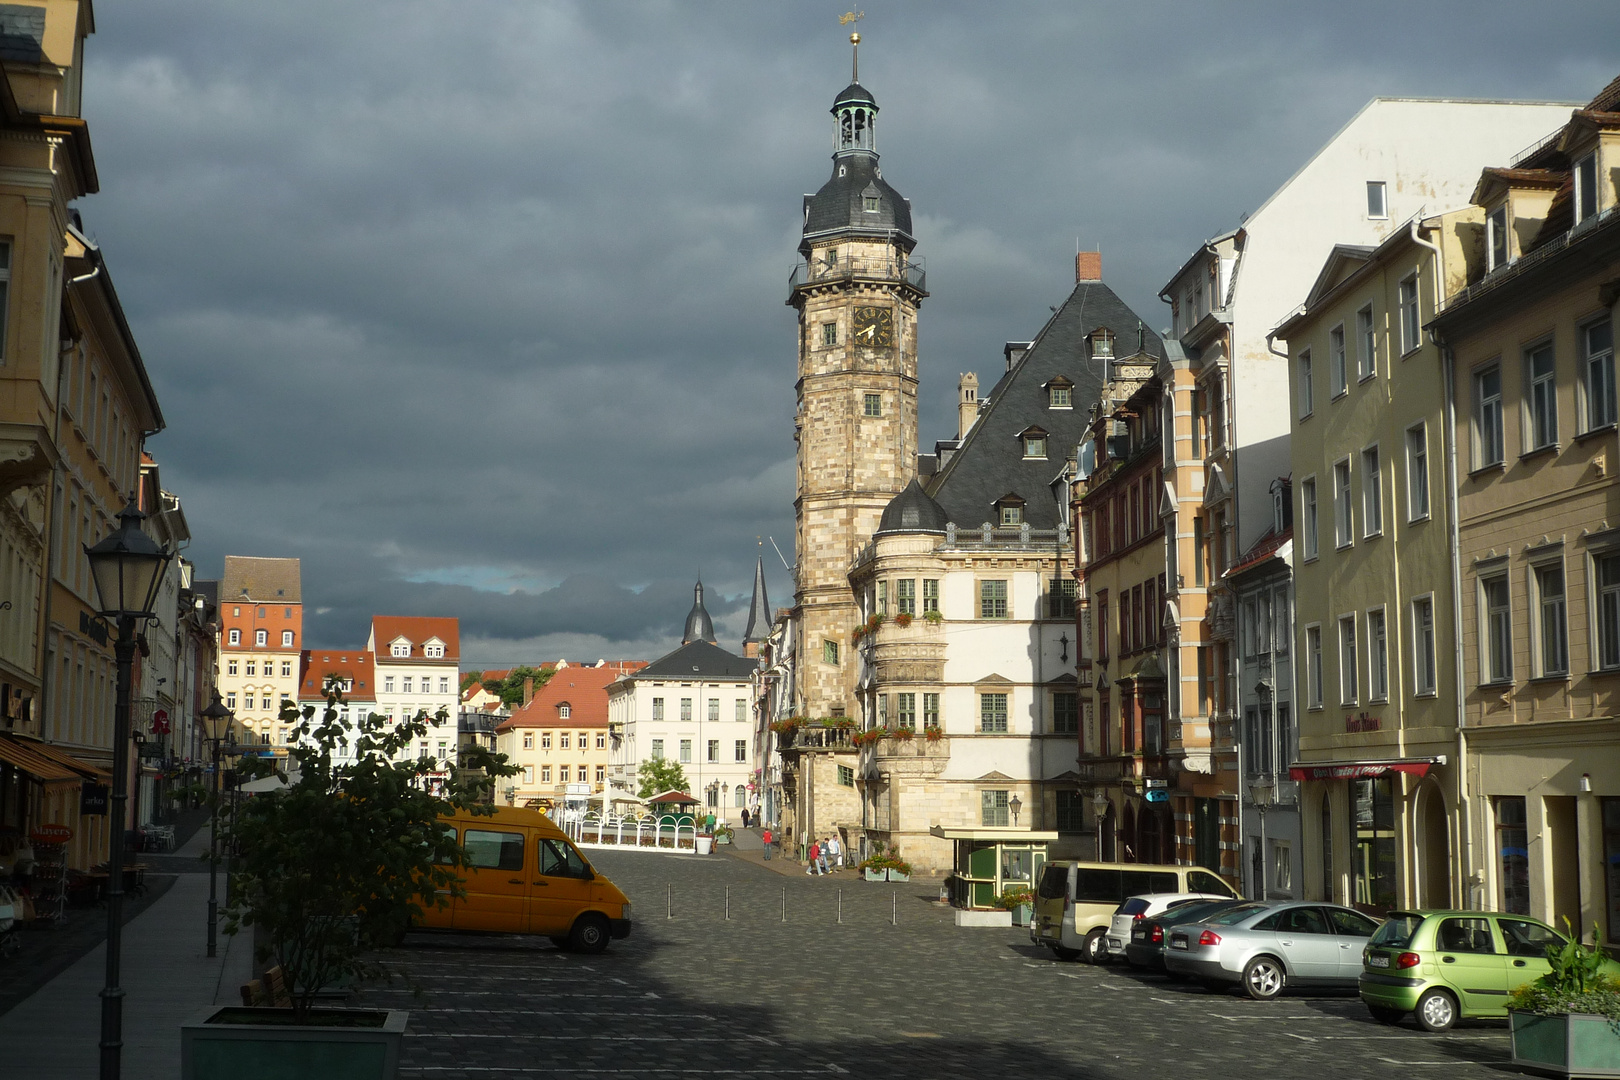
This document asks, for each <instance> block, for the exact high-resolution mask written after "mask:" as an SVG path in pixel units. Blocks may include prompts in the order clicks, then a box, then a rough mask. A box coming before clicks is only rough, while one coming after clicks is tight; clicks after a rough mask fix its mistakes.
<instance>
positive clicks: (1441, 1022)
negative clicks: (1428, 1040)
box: [1413, 990, 1457, 1032]
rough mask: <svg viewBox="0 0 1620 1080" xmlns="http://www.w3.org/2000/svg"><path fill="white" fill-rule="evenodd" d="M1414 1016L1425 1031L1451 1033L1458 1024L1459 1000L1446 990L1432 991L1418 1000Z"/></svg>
mask: <svg viewBox="0 0 1620 1080" xmlns="http://www.w3.org/2000/svg"><path fill="white" fill-rule="evenodd" d="M1413 1015H1415V1016H1416V1017H1417V1022H1418V1027H1420V1028H1422V1029H1423V1030H1424V1031H1435V1032H1439V1031H1450V1030H1451V1025H1452V1024H1455V1023H1456V1022H1457V999H1456V998H1454V997H1452V996H1451V995H1450V994H1448V993H1446V992H1445V991H1444V990H1430V991H1428V992H1427V993H1425V994H1424V995H1423V996H1422V997H1420V998H1418V1003H1417V1008H1416V1009H1415V1010H1414V1011H1413Z"/></svg>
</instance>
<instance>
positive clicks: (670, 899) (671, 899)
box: [664, 885, 675, 919]
mask: <svg viewBox="0 0 1620 1080" xmlns="http://www.w3.org/2000/svg"><path fill="white" fill-rule="evenodd" d="M665 888H666V889H667V890H668V891H667V892H666V893H665V894H664V897H665V900H666V902H667V903H668V905H669V910H668V912H667V913H666V914H665V915H664V918H666V919H673V918H674V917H675V886H674V885H668V886H665Z"/></svg>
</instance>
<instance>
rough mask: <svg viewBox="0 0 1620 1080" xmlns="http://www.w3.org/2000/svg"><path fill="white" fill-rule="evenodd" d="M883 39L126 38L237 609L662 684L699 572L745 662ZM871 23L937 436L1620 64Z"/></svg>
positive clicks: (510, 6) (459, 9) (200, 26)
mask: <svg viewBox="0 0 1620 1080" xmlns="http://www.w3.org/2000/svg"><path fill="white" fill-rule="evenodd" d="M847 8H848V0H840V2H839V3H829V2H822V0H798V2H793V3H786V2H780V0H778V2H772V3H765V2H760V3H751V4H745V3H739V2H730V3H697V2H682V3H674V2H662V3H654V2H645V3H613V2H604V0H589V2H581V3H564V2H539V0H507V2H504V3H480V2H473V0H455V2H446V0H423V2H410V0H387V2H386V3H382V2H378V3H358V2H347V0H346V2H343V3H333V2H332V0H277V2H276V3H271V4H266V3H221V2H220V0H141V2H139V3H121V4H119V3H112V4H100V5H98V6H97V9H96V15H97V33H96V35H95V36H94V37H93V38H91V39H90V41H89V43H88V45H87V47H86V51H85V63H86V74H85V105H84V115H85V117H86V119H87V120H88V121H89V123H90V131H91V135H92V138H93V140H94V147H95V154H96V161H97V166H98V169H99V172H100V176H101V185H102V191H101V193H100V194H98V195H94V196H91V197H89V198H86V199H84V200H82V201H81V203H80V204H79V205H80V208H81V210H82V212H83V215H84V221H85V225H86V227H87V229H88V230H89V232H90V233H91V235H92V236H93V237H94V238H95V239H96V240H97V241H98V242H99V243H100V244H101V245H102V247H103V249H104V251H105V254H106V258H107V262H108V266H109V269H110V272H111V274H112V277H113V280H114V282H115V283H116V285H117V287H118V290H119V294H120V297H121V298H122V300H123V303H124V306H125V309H126V310H127V313H128V315H129V319H130V322H131V324H132V326H133V327H134V330H135V334H136V337H137V339H138V341H139V342H140V345H141V350H142V353H143V354H144V356H145V359H146V364H147V367H148V369H149V370H150V372H151V376H152V381H153V383H154V384H155V386H156V388H157V392H158V397H159V400H160V402H161V403H162V407H163V411H164V415H165V417H166V418H167V420H168V423H169V428H168V430H167V431H165V432H163V433H162V434H160V435H158V436H157V437H155V438H154V439H152V440H151V441H150V443H149V449H150V450H151V452H152V453H153V454H154V455H155V456H156V458H157V459H158V461H159V463H160V465H161V467H162V476H163V482H164V486H165V487H167V488H168V489H169V490H171V491H173V492H174V493H176V494H177V495H178V496H179V497H180V499H181V500H182V502H183V504H184V506H185V510H186V514H187V517H188V519H189V521H190V525H191V529H192V532H193V535H194V537H195V539H194V541H193V543H192V545H191V547H190V550H189V552H188V554H189V555H190V557H191V558H192V559H193V560H194V561H195V562H196V564H197V566H198V569H199V573H200V574H202V575H203V576H217V575H218V574H219V572H220V570H221V568H222V565H223V557H224V555H226V554H240V555H264V556H297V557H299V558H301V559H302V560H303V579H304V599H305V611H306V615H305V618H306V627H307V636H308V640H309V642H310V643H311V644H312V645H315V646H342V645H353V644H357V643H361V642H363V641H364V638H365V633H366V623H367V620H368V619H369V617H370V616H371V615H372V614H373V613H379V614H432V615H455V616H459V617H460V619H461V621H462V623H461V625H462V641H463V651H464V655H465V656H466V658H467V660H468V661H469V662H472V663H475V664H482V665H486V666H506V665H508V664H511V663H514V662H520V661H537V660H552V659H556V658H557V657H559V656H567V657H569V658H575V659H594V658H596V657H608V658H615V659H616V658H653V657H656V656H657V655H659V654H661V653H662V652H664V651H665V650H666V649H667V648H669V647H671V646H672V645H673V644H676V643H678V641H679V636H680V629H681V622H682V619H683V618H684V616H685V614H686V611H687V608H688V607H689V606H690V604H691V588H692V582H693V580H694V579H695V578H696V577H697V576H698V575H699V574H701V575H702V576H703V580H704V581H705V583H706V584H707V585H708V586H709V587H710V588H709V591H708V596H709V609H710V611H711V612H712V613H713V614H714V616H715V618H716V622H717V625H718V629H719V631H720V637H721V644H723V645H726V646H727V647H729V648H733V649H736V648H737V647H738V642H737V639H738V638H740V637H741V634H742V628H743V620H744V618H745V617H746V604H747V592H748V588H749V585H750V582H751V578H752V572H753V561H754V558H755V556H756V555H757V554H758V553H759V552H760V548H759V546H758V544H759V538H761V537H775V539H776V542H777V544H778V545H780V547H781V548H782V551H783V553H784V554H785V555H786V556H787V558H788V559H789V561H791V560H792V558H793V552H792V539H793V497H794V490H793V482H794V467H793V453H794V444H793V426H792V411H793V403H794V389H793V384H794V379H795V371H794V343H795V335H796V330H795V323H794V317H793V310H792V309H791V308H789V307H787V306H785V304H784V301H785V299H786V297H787V280H788V273H789V271H790V270H791V269H792V266H793V264H794V262H795V261H796V259H797V255H796V252H795V248H796V245H797V239H798V228H799V224H800V195H801V193H803V192H807V191H815V190H816V189H817V188H818V187H820V186H821V184H822V183H823V182H824V181H825V180H826V179H827V177H828V175H829V172H830V169H831V162H830V160H829V155H830V153H831V141H832V126H831V125H832V120H831V117H830V116H829V114H828V111H827V110H828V108H829V107H830V106H831V104H832V99H833V96H834V95H835V94H836V93H837V92H838V91H839V90H840V89H842V88H843V87H844V85H845V84H846V83H847V82H848V81H849V75H850V70H849V61H850V57H849V52H850V50H849V45H848V43H847V40H846V39H847V35H848V30H847V29H845V28H841V27H840V26H839V25H838V21H837V16H838V15H839V14H840V13H841V12H843V11H845V10H847ZM865 10H866V12H867V18H866V19H865V20H864V22H863V23H862V24H861V32H862V35H863V39H864V41H863V45H862V49H861V81H862V83H863V84H864V85H865V86H866V87H867V88H868V89H870V90H871V91H872V93H873V94H874V96H876V98H877V100H878V104H879V106H880V108H881V110H882V112H881V118H880V122H879V126H878V139H879V142H878V149H879V150H880V151H881V153H882V156H883V166H884V176H885V178H886V179H888V180H889V181H890V182H891V183H893V184H894V185H895V187H896V188H898V189H899V191H900V192H901V194H903V195H905V196H906V197H908V198H909V199H911V202H912V212H913V221H914V224H915V230H916V234H917V238H918V247H917V254H918V255H919V256H921V257H923V258H924V259H925V260H926V262H927V266H928V285H929V289H930V290H931V292H932V296H931V297H930V298H929V299H928V300H927V301H926V303H925V304H924V306H923V308H922V313H921V328H920V330H921V348H922V356H921V402H922V432H921V437H922V440H923V443H924V445H928V444H931V443H932V442H933V441H934V440H935V439H938V438H944V437H949V436H951V435H953V434H954V430H955V428H954V423H955V422H954V419H953V417H954V408H953V406H954V402H955V386H956V377H957V374H958V373H959V372H963V371H970V370H976V371H979V372H981V374H983V375H993V373H994V371H995V369H996V368H997V367H999V366H1000V364H1001V363H1002V359H1001V346H1002V343H1003V342H1005V341H1007V340H1016V339H1025V338H1028V337H1030V336H1031V335H1033V334H1034V333H1035V332H1036V331H1037V330H1038V329H1039V328H1040V326H1041V324H1042V322H1043V321H1044V319H1045V318H1046V316H1047V314H1048V308H1049V306H1050V305H1054V304H1057V303H1059V302H1060V301H1061V300H1062V298H1063V297H1064V296H1065V295H1067V292H1068V290H1069V288H1070V287H1071V285H1072V282H1073V255H1074V251H1075V246H1076V242H1077V241H1078V242H1079V243H1080V244H1082V245H1084V246H1085V247H1087V248H1088V249H1089V248H1100V249H1101V251H1102V252H1103V274H1104V278H1105V279H1106V280H1107V281H1108V282H1109V283H1110V284H1111V285H1112V286H1113V287H1114V289H1115V290H1116V291H1117V292H1118V293H1119V294H1120V295H1121V296H1122V297H1123V298H1124V300H1125V301H1126V302H1127V303H1129V304H1130V305H1132V307H1134V308H1135V309H1136V310H1137V311H1138V312H1139V313H1140V314H1141V315H1142V316H1143V317H1144V318H1145V319H1147V320H1148V321H1149V323H1150V324H1151V325H1154V326H1162V325H1164V324H1165V323H1166V322H1167V321H1168V318H1167V314H1168V311H1167V309H1166V308H1165V307H1164V305H1163V304H1162V303H1161V302H1160V301H1159V300H1158V299H1157V292H1158V290H1159V287H1160V286H1162V285H1163V284H1164V282H1165V280H1166V279H1167V278H1168V277H1169V276H1170V274H1171V273H1173V272H1174V271H1175V269H1176V268H1177V267H1178V266H1179V265H1180V264H1181V263H1182V262H1183V261H1184V260H1185V259H1186V258H1187V257H1188V256H1189V255H1190V254H1191V253H1192V251H1193V249H1194V247H1195V246H1196V245H1197V244H1198V242H1199V241H1200V240H1202V239H1204V238H1205V237H1208V236H1211V235H1214V234H1217V233H1220V232H1223V231H1225V230H1227V229H1230V228H1232V227H1234V226H1235V225H1236V224H1237V223H1238V219H1239V216H1240V215H1241V214H1243V213H1244V212H1245V211H1248V210H1252V209H1253V208H1255V207H1256V206H1258V205H1259V203H1260V202H1261V201H1262V200H1263V199H1264V198H1265V196H1266V195H1268V194H1269V193H1270V192H1271V191H1272V190H1273V189H1275V188H1276V187H1277V186H1278V185H1279V184H1280V183H1281V182H1282V181H1284V180H1285V179H1287V177H1288V176H1289V174H1291V173H1292V172H1293V171H1294V170H1295V169H1296V168H1298V167H1299V165H1301V164H1302V163H1303V162H1304V160H1305V159H1306V157H1308V156H1309V155H1310V154H1311V153H1312V152H1313V151H1314V150H1315V149H1316V148H1318V147H1319V146H1320V145H1321V144H1322V143H1324V142H1326V141H1327V140H1328V139H1329V138H1330V137H1331V136H1332V135H1333V133H1334V132H1335V131H1337V130H1338V128H1339V127H1340V126H1342V125H1343V124H1344V123H1345V122H1346V121H1347V120H1348V119H1349V118H1350V116H1351V115H1352V114H1353V113H1354V112H1355V111H1356V110H1357V109H1358V108H1360V107H1361V106H1362V105H1363V104H1365V103H1366V101H1367V100H1368V99H1369V98H1371V97H1374V96H1380V95H1384V96H1400V95H1412V96H1454V97H1486V98H1519V99H1539V100H1570V101H1577V100H1578V101H1585V100H1587V99H1589V98H1591V97H1592V95H1593V94H1595V93H1596V92H1597V90H1598V89H1599V88H1601V87H1602V86H1603V85H1604V84H1605V83H1607V82H1608V81H1609V80H1610V79H1611V78H1613V77H1614V76H1615V75H1616V74H1617V73H1620V53H1616V52H1615V50H1614V47H1613V46H1614V42H1615V41H1616V40H1617V39H1620V34H1617V31H1620V5H1617V4H1615V3H1613V2H1612V0H1606V2H1601V3H1580V2H1571V0H1560V2H1559V3H1556V4H1545V5H1535V6H1533V8H1531V7H1527V5H1525V4H1523V3H1521V2H1515V3H1489V2H1479V0H1471V2H1468V3H1447V4H1438V3H1436V4H1425V3H1413V2H1411V0H1407V2H1403V3H1390V4H1354V3H1342V4H1335V5H1331V6H1330V5H1322V4H1300V3H1297V2H1291V3H1221V4H1188V3H1185V2H1184V0H1182V2H1176V3H1158V2H1146V0H1132V2H1129V3H1124V2H1121V3H1086V4H1082V3H1058V2H1051V3H1033V2H1031V3H1017V2H1007V0H1001V2H998V3H995V4H987V3H983V2H979V3H948V2H943V0H927V2H922V0H917V2H912V3H899V2H890V0H868V3H867V4H866V7H865ZM1530 10H1534V15H1533V17H1527V13H1528V11H1530ZM1308 286H1309V282H1302V283H1301V294H1302V295H1303V293H1304V291H1305V289H1306V288H1307V287H1308ZM764 553H765V555H766V570H767V574H768V576H769V583H770V586H771V588H772V594H771V599H772V601H773V602H774V603H776V604H778V605H780V604H783V603H786V602H787V601H788V600H789V599H790V598H789V596H788V595H787V577H786V574H785V573H784V572H783V568H782V563H781V562H780V561H778V559H777V557H776V555H775V553H774V552H772V550H771V548H770V545H769V544H768V543H767V544H766V545H765V547H764Z"/></svg>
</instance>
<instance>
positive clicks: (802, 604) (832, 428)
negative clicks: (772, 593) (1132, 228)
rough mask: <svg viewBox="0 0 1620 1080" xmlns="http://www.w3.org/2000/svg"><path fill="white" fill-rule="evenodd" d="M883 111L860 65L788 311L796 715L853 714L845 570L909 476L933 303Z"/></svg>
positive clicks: (809, 200) (840, 110) (813, 201)
mask: <svg viewBox="0 0 1620 1080" xmlns="http://www.w3.org/2000/svg"><path fill="white" fill-rule="evenodd" d="M850 40H851V43H852V44H855V45H857V46H858V44H859V41H860V38H859V35H852V36H851V39H850ZM877 114H878V106H877V101H876V99H875V98H873V96H872V95H871V93H870V92H869V91H868V90H867V89H866V88H865V87H863V86H862V85H861V83H860V69H859V67H858V66H857V67H856V69H855V71H854V78H853V81H852V82H851V83H850V85H849V86H847V87H845V88H844V90H843V92H842V93H840V94H839V95H838V97H837V98H836V99H835V100H834V101H833V106H832V115H833V172H832V176H831V177H830V178H829V179H828V180H827V182H826V183H825V184H823V185H822V187H821V190H820V191H818V192H816V193H815V194H814V195H806V196H805V197H804V233H803V237H802V239H801V240H800V242H799V254H800V255H801V256H803V258H804V261H803V262H802V263H800V264H799V267H798V269H797V270H796V271H795V272H794V274H793V278H792V281H791V292H790V295H789V296H788V300H787V302H788V303H789V304H791V305H792V306H793V307H794V308H795V309H796V310H797V311H798V313H799V363H798V375H799V379H798V413H797V416H796V419H795V439H796V440H797V442H798V466H799V468H798V491H797V497H796V499H795V500H794V511H795V522H796V535H795V543H796V552H797V555H798V566H797V571H796V574H795V577H796V581H795V587H794V603H795V606H796V607H797V608H798V614H799V618H798V620H797V623H796V625H797V627H798V637H799V640H798V641H797V642H796V645H797V650H796V651H797V654H798V657H799V662H798V668H799V679H798V682H799V687H800V692H801V693H802V695H803V700H802V701H800V702H797V703H796V705H797V708H798V711H799V712H800V713H801V715H807V716H813V717H820V716H830V715H834V714H839V713H847V714H848V715H851V716H854V715H856V713H857V710H856V708H855V698H854V682H855V677H856V670H855V669H856V667H857V664H856V658H855V656H854V655H853V651H852V648H851V644H852V642H851V631H852V630H853V629H854V628H855V627H856V626H857V625H858V624H859V622H860V615H859V613H858V608H857V606H856V602H855V597H854V594H853V592H852V591H851V589H850V584H849V569H850V563H851V561H852V560H853V559H854V556H855V553H856V552H857V551H858V550H859V549H860V547H861V546H862V545H864V544H865V543H866V542H867V541H868V540H870V539H871V537H872V534H873V532H875V531H876V529H877V526H878V519H879V518H880V517H881V516H882V514H883V509H884V507H886V506H887V505H888V504H889V502H890V500H892V499H893V498H894V497H895V496H896V495H898V494H899V493H900V492H901V491H902V490H904V489H905V487H906V485H907V483H909V482H910V480H911V479H912V477H913V476H914V475H915V473H916V467H917V308H918V305H919V304H921V303H922V300H923V298H924V297H926V296H927V295H928V293H927V290H926V288H925V285H926V282H925V279H924V275H923V271H922V267H921V266H920V265H918V264H916V263H913V262H912V259H911V254H912V249H913V248H915V247H916V246H917V241H916V239H915V238H914V237H913V236H912V233H911V204H910V203H909V202H907V201H906V200H905V199H903V198H901V196H900V193H899V192H897V191H895V190H894V188H892V187H890V186H889V184H888V182H887V181H885V180H884V179H883V171H882V169H881V168H879V166H878V154H877Z"/></svg>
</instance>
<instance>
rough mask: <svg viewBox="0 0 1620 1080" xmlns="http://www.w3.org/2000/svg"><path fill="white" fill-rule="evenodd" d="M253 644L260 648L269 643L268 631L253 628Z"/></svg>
mask: <svg viewBox="0 0 1620 1080" xmlns="http://www.w3.org/2000/svg"><path fill="white" fill-rule="evenodd" d="M253 644H254V646H255V647H256V648H260V649H263V648H266V647H267V646H268V645H269V644H270V631H268V630H255V631H253Z"/></svg>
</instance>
